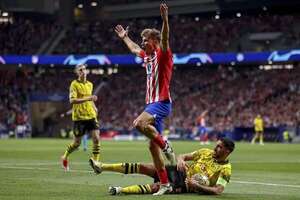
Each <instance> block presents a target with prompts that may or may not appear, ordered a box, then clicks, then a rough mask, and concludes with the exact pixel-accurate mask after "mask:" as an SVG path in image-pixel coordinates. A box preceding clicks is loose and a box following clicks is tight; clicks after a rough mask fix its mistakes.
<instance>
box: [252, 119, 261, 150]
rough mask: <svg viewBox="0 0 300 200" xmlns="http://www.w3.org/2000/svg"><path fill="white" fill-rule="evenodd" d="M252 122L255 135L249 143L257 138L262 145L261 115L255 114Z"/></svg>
mask: <svg viewBox="0 0 300 200" xmlns="http://www.w3.org/2000/svg"><path fill="white" fill-rule="evenodd" d="M253 123H254V131H255V135H254V137H253V139H252V141H251V144H254V143H255V141H256V140H257V139H258V138H259V144H260V145H264V121H263V119H262V117H261V116H260V115H257V116H256V117H255V119H254V122H253Z"/></svg>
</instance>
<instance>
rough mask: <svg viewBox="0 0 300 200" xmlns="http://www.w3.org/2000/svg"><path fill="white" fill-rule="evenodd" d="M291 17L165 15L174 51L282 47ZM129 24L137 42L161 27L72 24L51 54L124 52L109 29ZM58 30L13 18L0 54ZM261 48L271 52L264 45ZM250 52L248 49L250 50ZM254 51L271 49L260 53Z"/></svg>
mask: <svg viewBox="0 0 300 200" xmlns="http://www.w3.org/2000/svg"><path fill="white" fill-rule="evenodd" d="M299 22H300V17H299V16H297V15H259V16H241V17H240V18H237V17H234V18H221V19H215V18H212V19H208V18H207V17H203V16H202V17H199V16H197V15H174V16H171V17H170V20H169V24H170V30H171V33H170V36H171V37H170V43H171V47H172V50H173V52H175V53H190V52H228V51H247V50H249V49H241V48H242V45H239V39H240V38H241V37H242V36H244V35H245V34H250V33H260V32H282V33H283V35H284V37H285V38H286V40H285V42H286V44H285V45H286V46H284V45H282V49H286V48H289V47H291V48H293V47H294V46H295V45H297V44H299V41H300V35H299V31H297V28H295V27H297V23H299ZM117 24H122V25H124V27H126V26H129V30H130V36H131V37H132V38H133V39H134V40H135V41H137V43H140V42H141V39H140V35H139V34H140V32H141V31H142V30H143V29H144V28H146V27H155V28H157V29H159V30H160V29H161V19H160V18H158V17H156V18H135V19H124V20H109V19H100V20H98V21H86V22H76V23H75V24H74V25H73V26H72V27H71V28H69V29H68V31H67V32H66V35H65V37H64V38H62V39H61V41H60V42H59V43H58V45H57V46H56V48H55V49H54V50H53V52H52V53H53V54H95V53H97V54H99V53H101V54H102V53H105V54H127V53H129V52H128V50H127V48H126V46H125V45H124V44H123V43H122V42H121V41H120V40H119V38H118V37H117V36H116V34H115V33H114V27H115V26H116V25H117ZM60 28H61V26H59V25H58V24H57V23H53V22H51V21H49V22H48V21H38V20H32V19H29V18H21V17H15V18H14V20H13V23H2V24H0V30H1V35H0V54H2V55H3V54H35V53H37V51H38V50H39V48H40V47H41V46H42V45H43V43H44V42H45V41H47V40H48V39H50V37H51V36H53V34H54V33H56V32H57V30H60ZM265 48H271V47H270V45H267V46H266V47H265ZM251 50H252V49H251ZM256 50H257V51H260V50H272V49H262V47H261V46H258V47H257V49H256Z"/></svg>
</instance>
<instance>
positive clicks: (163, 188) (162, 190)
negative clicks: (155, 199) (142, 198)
mask: <svg viewBox="0 0 300 200" xmlns="http://www.w3.org/2000/svg"><path fill="white" fill-rule="evenodd" d="M172 191H173V188H172V186H171V185H170V183H168V184H161V185H160V187H159V190H158V191H157V192H156V193H153V196H160V195H164V194H168V193H171V192H172Z"/></svg>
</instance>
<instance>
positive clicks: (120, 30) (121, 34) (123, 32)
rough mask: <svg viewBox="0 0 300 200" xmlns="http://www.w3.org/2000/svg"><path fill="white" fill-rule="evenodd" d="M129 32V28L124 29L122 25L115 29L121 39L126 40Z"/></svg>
mask: <svg viewBox="0 0 300 200" xmlns="http://www.w3.org/2000/svg"><path fill="white" fill-rule="evenodd" d="M128 30H129V27H128V26H127V27H126V30H125V29H124V28H123V26H122V25H117V26H116V27H115V32H116V33H117V35H118V36H119V38H121V39H124V37H126V36H127V35H128Z"/></svg>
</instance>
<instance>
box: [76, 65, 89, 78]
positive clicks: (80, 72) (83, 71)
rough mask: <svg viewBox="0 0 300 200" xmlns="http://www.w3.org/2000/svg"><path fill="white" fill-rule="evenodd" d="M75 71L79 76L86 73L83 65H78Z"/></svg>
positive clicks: (81, 76)
mask: <svg viewBox="0 0 300 200" xmlns="http://www.w3.org/2000/svg"><path fill="white" fill-rule="evenodd" d="M76 73H77V75H78V77H79V78H85V77H86V74H87V71H86V68H85V66H81V67H78V68H77V70H76Z"/></svg>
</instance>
